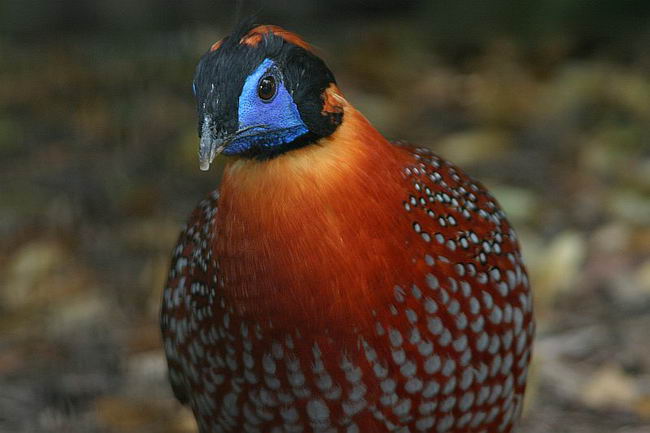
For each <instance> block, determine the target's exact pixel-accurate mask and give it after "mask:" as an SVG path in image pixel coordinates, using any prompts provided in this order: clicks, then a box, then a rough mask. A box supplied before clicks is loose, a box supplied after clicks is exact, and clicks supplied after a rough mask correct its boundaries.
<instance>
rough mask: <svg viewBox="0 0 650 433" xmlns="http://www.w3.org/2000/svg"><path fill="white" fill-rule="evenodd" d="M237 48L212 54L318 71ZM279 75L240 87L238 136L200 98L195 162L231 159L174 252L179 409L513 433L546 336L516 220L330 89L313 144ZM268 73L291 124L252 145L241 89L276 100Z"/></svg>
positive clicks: (258, 423)
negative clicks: (536, 320)
mask: <svg viewBox="0 0 650 433" xmlns="http://www.w3.org/2000/svg"><path fill="white" fill-rule="evenodd" d="M235 36H236V37H234V40H233V37H231V38H230V41H228V40H226V41H225V42H221V43H217V44H215V45H214V46H213V49H212V51H211V52H210V53H215V51H216V52H218V51H220V50H226V51H225V52H224V53H223V54H221V56H226V55H227V54H228V51H227V50H233V51H234V50H238V49H240V47H242V46H245V47H244V49H255V48H260V47H261V46H263V45H264V44H267V45H270V44H274V43H278V40H279V39H281V41H279V42H280V43H281V44H283V45H282V46H283V47H284V44H286V45H290V47H288V49H290V50H301V51H299V54H303V53H302V52H303V51H305V52H307V53H310V54H309V55H311V51H310V50H311V48H310V47H309V46H308V45H307V44H306V43H304V42H302V40H301V39H299V38H298V37H296V36H295V35H293V34H291V33H288V32H286V31H284V30H282V29H280V28H277V27H270V26H268V27H264V26H263V27H252V28H246V29H245V30H241V31H240V34H237V33H235ZM272 39H273V40H272ZM215 47H216V48H215ZM267 48H268V47H267ZM283 49H284V48H283ZM210 53H209V54H208V55H207V56H216V55H217V54H210ZM267 55H268V53H267ZM260 57H265V56H260ZM208 58H209V57H208ZM268 58H273V56H270V57H268ZM268 58H267V59H268ZM276 58H277V57H276ZM288 58H289V59H291V58H293V57H291V56H288ZM267 59H264V58H262V59H255V61H254V62H252V63H253V64H252V65H251V66H250V67H249V68H248V70H247V71H246V72H245V73H244V74H243V75H245V77H243V78H242V80H241V81H242V82H243V84H242V85H241V88H240V90H241V89H243V90H241V94H240V95H238V98H237V99H238V101H239V107H235V109H238V110H239V116H238V120H239V121H238V122H235V124H233V126H232V127H231V130H232V131H235V132H234V135H231V136H228V137H227V138H223V137H225V135H223V134H222V135H219V134H220V133H215V132H214V128H213V127H212V126H211V127H210V128H206V126H205V125H206V124H210V122H213V118H214V117H215V116H216V117H218V114H216V115H215V114H214V113H215V112H217V111H218V108H215V107H212V112H210V110H209V109H206V106H209V105H210V104H211V103H212V102H211V101H210V100H206V99H205V96H203V97H202V96H201V95H197V98H198V99H199V117H200V121H202V122H203V123H202V124H200V126H199V131H200V133H201V136H202V139H201V146H205V147H202V148H201V149H202V150H203V154H202V158H204V159H206V160H211V158H212V157H213V156H214V152H213V149H214V146H218V147H219V146H220V147H224V148H225V149H228V148H229V146H231V148H230V149H231V150H230V152H231V155H233V154H234V156H235V158H234V159H233V160H232V161H230V162H229V163H228V164H227V166H226V168H225V171H224V175H223V179H222V182H221V185H220V187H219V189H218V191H215V192H213V193H212V194H210V196H208V198H206V199H205V200H204V201H203V202H202V203H201V204H200V205H199V207H198V208H197V209H196V210H195V211H194V213H193V214H192V216H191V217H190V220H189V223H188V225H187V227H186V228H185V229H184V230H183V232H182V233H181V237H180V240H179V243H178V245H177V247H176V249H175V250H174V257H173V263H172V268H171V272H170V275H169V280H168V283H167V286H166V289H165V291H164V296H163V307H162V316H161V324H162V330H163V339H164V342H165V352H166V355H167V358H168V362H169V370H170V380H171V382H172V386H173V388H174V391H175V393H176V395H177V397H178V398H179V399H180V400H181V401H182V402H184V403H186V404H189V405H190V406H191V408H192V410H193V411H194V414H195V417H196V419H197V422H198V424H199V429H200V431H201V432H202V433H208V432H260V433H267V432H273V433H279V432H349V433H353V432H362V433H374V432H377V433H379V432H389V431H401V432H408V431H410V432H445V431H446V432H486V433H492V432H509V431H511V429H512V426H513V424H514V423H515V421H516V419H517V418H518V416H519V413H520V411H521V406H522V398H523V393H524V389H525V383H526V375H527V367H528V362H529V358H530V352H531V343H532V337H533V331H534V325H533V320H532V299H531V293H530V289H529V285H528V280H527V276H526V271H525V268H524V265H523V262H522V259H521V255H520V252H519V246H518V242H517V238H516V234H515V232H514V231H513V230H512V228H511V227H510V225H509V224H508V221H507V220H506V218H505V215H504V213H503V212H502V211H501V210H500V208H499V206H498V204H497V203H496V201H495V200H494V198H493V197H491V196H490V194H489V193H488V192H487V191H486V190H485V188H484V187H483V186H482V185H481V184H479V183H477V182H475V181H473V180H472V179H470V178H469V177H468V176H467V175H465V174H464V173H463V172H462V171H461V170H460V169H459V168H457V167H455V166H454V165H453V164H451V163H449V162H447V161H445V160H443V159H442V158H440V157H438V156H436V155H435V154H433V153H431V152H430V151H428V150H426V149H422V148H413V147H408V146H398V145H395V144H392V143H390V142H389V141H387V140H386V139H385V138H384V137H383V136H382V135H381V134H380V133H379V132H378V131H377V130H376V129H375V128H373V127H372V125H371V124H370V123H369V122H368V121H367V119H365V117H363V115H361V113H359V112H358V111H357V110H356V109H355V108H354V107H353V106H352V105H351V104H350V103H348V101H347V100H346V99H345V98H344V97H343V95H342V93H341V92H340V90H339V89H338V87H337V86H336V84H335V83H334V82H333V81H330V82H325V83H321V84H320V86H319V88H318V90H317V91H318V97H319V99H318V100H319V101H320V106H319V107H318V112H317V113H320V114H318V115H320V116H322V117H323V122H324V126H323V125H321V127H320V129H319V127H315V126H313V125H311V126H310V125H309V122H308V121H305V119H307V118H309V113H306V112H305V110H309V108H305V103H304V102H303V103H300V100H299V102H298V103H295V101H296V89H295V87H294V88H293V89H292V83H291V81H290V79H289V78H288V77H289V76H290V72H287V71H286V69H285V70H283V71H282V70H281V71H280V72H267V71H266V69H264V68H273V67H275V66H274V64H272V63H273V62H267ZM264 62H267V63H264ZM285 62H286V60H285ZM277 63H279V65H280V66H279V67H280V68H282V67H283V64H282V63H281V62H277ZM260 65H262V66H260ZM201 68H203V70H205V68H206V67H205V65H204V66H201V65H200V66H199V72H198V73H197V78H196V79H195V81H198V82H201V80H203V87H204V88H209V89H212V88H213V87H212V85H209V86H207V87H206V85H205V78H204V77H202V76H201V73H202V69H201ZM285 68H287V67H286V66H285ZM260 70H261V71H262V73H260V72H259V71H260ZM210 73H211V74H214V71H213V70H210ZM255 74H257V75H255ZM264 74H278V75H277V81H276V82H275V83H274V86H275V90H274V92H275V94H276V95H282V93H281V92H282V89H283V88H288V89H287V94H288V95H293V103H295V106H294V105H291V104H292V103H291V101H289V102H287V101H285V102H282V107H288V108H286V113H288V114H287V115H286V116H284V117H283V116H280V117H279V118H278V116H275V115H274V116H275V117H272V118H270V119H271V121H269V122H275V123H274V124H275V125H279V126H274V127H273V130H272V131H271V132H269V129H271V128H268V127H265V128H266V129H264V130H263V133H262V135H261V137H260V136H258V135H256V136H255V137H253V138H250V137H249V136H248V135H247V133H246V132H244V133H242V132H240V131H242V130H245V128H248V127H249V126H248V125H242V123H243V122H242V118H244V119H248V118H249V117H250V116H251V114H250V112H251V110H252V111H253V112H256V113H258V111H256V110H257V109H256V108H255V102H254V101H253V102H242V101H246V98H249V96H248V94H247V91H246V88H247V84H246V83H250V81H248V78H247V77H249V76H253V75H255V84H256V85H257V89H258V90H257V92H258V94H259V95H260V98H261V99H262V100H264V96H266V95H267V93H270V92H266V90H267V88H266V87H265V86H267V84H268V82H269V80H268V79H266V78H265V77H263V76H264ZM268 76H271V75H268ZM265 79H266V80H267V81H264V80H265ZM301 79H305V80H308V79H309V77H303V78H301ZM327 79H328V80H333V77H331V78H330V77H328V78H327ZM214 81H216V82H217V83H219V78H215V79H214V80H213V82H214ZM278 82H279V83H281V85H280V86H284V87H282V88H281V89H280V90H278V89H277V87H278ZM257 83H259V84H257ZM294 86H295V84H294ZM249 87H250V86H249ZM209 92H210V90H209V91H208V93H209ZM226 93H227V92H226ZM202 98H203V99H202ZM273 98H275V99H271V98H269V100H272V101H277V100H280V99H279V98H280V96H274V97H273ZM242 105H246V106H245V107H244V108H242ZM251 107H253V108H251ZM230 108H231V109H232V108H233V107H232V106H230ZM202 110H203V111H204V112H207V114H205V113H202ZM247 110H248V111H247ZM263 110H266V111H264V112H263V113H261V114H259V116H261V117H264V116H269V115H268V114H267V111H269V110H268V107H267V106H263ZM280 111H282V110H280ZM242 113H243V114H242ZM296 113H298V116H297V117H296ZM201 114H204V115H203V116H201ZM222 122H224V123H227V120H225V121H223V120H222ZM268 124H269V123H265V125H268ZM332 125H333V126H334V128H331V126H332ZM253 128H257V126H253ZM278 131H280V132H281V134H280V135H278ZM296 131H308V132H302V133H300V132H298V133H299V134H303V135H302V136H299V138H296V137H295V135H296V134H297V132H296ZM314 131H318V132H317V133H316V132H314ZM323 131H325V132H323ZM206 136H207V138H206ZM305 136H307V137H309V140H307V141H306V142H301V141H300V140H302V137H305ZM233 137H235V138H233ZM239 137H243V139H240V138H239ZM286 137H290V138H288V139H287V138H286ZM237 140H239V141H237ZM296 141H298V143H297V144H296ZM215 143H216V144H215ZM224 143H225V144H224ZM232 143H234V144H232ZM211 146H212V147H211ZM278 147H280V148H282V151H280V152H277V150H276V149H277V148H278ZM205 149H207V150H205ZM251 149H253V151H252V152H253V154H251V153H250V152H251ZM269 149H271V150H270V151H269ZM260 152H262V153H263V157H259V155H260ZM267 152H271V153H270V154H268V153H267ZM224 153H226V154H228V151H225V152H224ZM208 165H209V162H208Z"/></svg>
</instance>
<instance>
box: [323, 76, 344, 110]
mask: <svg viewBox="0 0 650 433" xmlns="http://www.w3.org/2000/svg"><path fill="white" fill-rule="evenodd" d="M347 104H348V101H346V99H345V98H344V97H343V94H342V93H341V90H339V88H338V86H337V85H336V84H334V83H331V84H330V85H329V87H328V88H327V89H325V91H324V92H323V110H322V113H342V112H343V107H344V106H345V105H347Z"/></svg>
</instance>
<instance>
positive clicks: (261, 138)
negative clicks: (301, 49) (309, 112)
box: [223, 58, 309, 155]
mask: <svg viewBox="0 0 650 433" xmlns="http://www.w3.org/2000/svg"><path fill="white" fill-rule="evenodd" d="M267 75H272V76H273V77H274V78H275V80H276V86H277V91H276V94H275V96H273V98H271V99H270V100H268V101H265V100H263V99H261V98H260V97H259V96H258V94H257V87H258V83H259V81H260V79H261V78H262V77H265V76H267ZM238 116H239V117H238V119H239V128H238V131H240V132H239V134H237V135H236V137H235V139H234V140H232V141H231V142H230V143H229V144H228V145H227V146H226V148H225V149H224V150H223V154H224V155H241V154H245V153H248V152H250V151H251V150H253V149H268V150H272V149H274V148H278V147H280V146H283V145H286V144H289V143H291V142H292V141H294V140H296V139H297V138H299V137H300V136H302V135H304V134H306V133H307V132H309V129H308V128H307V126H306V125H305V123H304V122H303V121H302V119H301V117H300V112H299V111H298V107H297V106H296V104H295V103H294V101H293V98H292V97H291V95H290V94H289V92H288V91H287V89H286V87H285V85H284V82H283V80H282V74H281V73H280V71H279V69H278V68H277V67H276V66H275V63H274V62H273V61H272V60H271V59H268V58H267V59H264V61H263V62H262V63H261V64H260V65H259V66H258V67H257V69H255V71H253V73H252V74H251V75H249V76H248V77H247V78H246V81H245V82H244V86H243V88H242V92H241V94H240V95H239V110H238Z"/></svg>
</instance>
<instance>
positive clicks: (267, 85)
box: [257, 75, 276, 101]
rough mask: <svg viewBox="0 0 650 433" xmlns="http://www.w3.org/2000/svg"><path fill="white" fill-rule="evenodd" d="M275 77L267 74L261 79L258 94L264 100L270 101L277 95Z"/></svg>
mask: <svg viewBox="0 0 650 433" xmlns="http://www.w3.org/2000/svg"><path fill="white" fill-rule="evenodd" d="M275 90H276V87H275V78H273V76H272V75H267V76H266V77H264V78H262V79H261V80H260V83H259V84H258V86H257V94H258V96H259V97H260V98H262V100H264V101H268V100H269V99H271V98H273V97H274V96H275Z"/></svg>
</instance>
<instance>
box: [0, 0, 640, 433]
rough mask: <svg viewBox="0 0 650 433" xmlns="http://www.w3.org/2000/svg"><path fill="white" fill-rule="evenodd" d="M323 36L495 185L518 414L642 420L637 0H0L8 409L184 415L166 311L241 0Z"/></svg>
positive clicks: (338, 69)
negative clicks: (522, 319) (197, 95)
mask: <svg viewBox="0 0 650 433" xmlns="http://www.w3.org/2000/svg"><path fill="white" fill-rule="evenodd" d="M238 7H239V8H240V9H241V15H248V14H251V13H257V15H258V16H259V17H260V21H263V22H273V23H277V24H280V25H283V26H286V27H289V28H291V29H293V30H295V31H297V32H299V33H302V34H303V35H304V36H305V37H306V38H307V39H308V40H310V41H312V42H314V44H315V45H316V46H317V47H319V49H320V50H321V51H322V55H323V57H324V58H325V59H326V60H327V61H328V63H329V65H330V67H331V68H332V70H333V71H334V73H335V74H336V76H337V79H338V81H339V82H340V85H341V87H342V89H343V90H344V92H345V93H346V95H347V97H348V99H349V100H351V101H352V102H353V103H354V104H355V105H356V106H357V107H358V108H360V109H361V110H362V111H363V112H364V113H366V114H367V115H368V117H369V118H370V119H371V120H372V121H373V122H374V123H375V124H376V125H377V127H378V128H379V129H380V130H381V131H382V132H384V133H385V134H386V135H387V136H388V137H390V138H395V139H398V138H399V139H406V140H409V141H412V142H416V143H420V144H423V145H427V146H430V147H432V148H433V149H435V151H436V152H438V153H440V154H441V155H443V156H445V157H447V158H449V159H451V160H452V161H454V162H456V163H458V164H459V165H461V166H462V167H463V168H465V169H466V170H467V171H469V172H470V173H471V174H472V175H474V176H476V177H478V178H480V179H481V180H483V181H485V183H487V184H488V185H489V186H490V188H491V189H492V190H493V192H494V193H495V195H496V196H497V198H498V199H499V200H500V201H501V203H502V205H503V207H504V208H505V209H506V211H507V213H508V214H509V215H510V217H511V219H512V220H513V222H514V224H515V226H516V228H517V229H518V231H519V233H520V237H521V239H522V245H523V248H524V254H525V257H526V259H527V262H528V264H529V271H530V274H531V280H532V282H533V285H534V288H535V290H536V302H537V303H536V308H537V314H538V318H539V335H538V341H537V346H536V355H535V356H536V358H535V364H534V370H533V375H532V377H531V383H530V391H529V394H528V399H529V401H528V409H527V412H526V418H525V420H524V427H523V428H522V430H523V431H526V432H532V433H537V432H539V433H542V432H555V431H566V432H603V433H605V432H608V433H609V432H626V433H635V432H636V433H642V432H647V431H648V430H649V429H650V353H649V352H648V350H647V347H648V344H649V343H650V341H649V340H648V336H647V329H650V54H649V51H648V50H647V47H648V46H650V2H647V1H640V0H635V1H631V0H628V1H613V0H605V1H600V2H589V1H584V0H546V1H532V0H521V1H505V0H495V1H490V2H479V1H469V0H457V1H455V2H442V1H406V2H392V1H391V2H389V1H378V0H374V1H373V0H367V1H363V2H350V1H344V0H332V1H330V2H305V1H298V0H283V1H277V2H266V3H264V4H263V3H262V2H260V1H256V2H252V1H251V2H244V3H243V4H240V5H239V6H237V5H236V4H233V3H232V2H226V1H223V0H218V1H204V0H193V1H188V2H172V1H160V0H143V1H140V2H127V1H114V2H91V1H88V0H68V1H59V2H35V1H34V0H23V1H17V0H0V53H1V56H0V82H1V83H2V84H1V85H0V240H1V242H0V432H33V431H39V432H40V431H45V432H53V431H65V432H138V433H142V432H189V431H193V428H194V427H193V424H192V419H191V415H189V414H188V412H187V411H184V410H182V409H180V408H179V406H178V405H177V404H176V403H175V402H174V400H173V398H172V396H171V392H170V390H169V387H168V385H167V383H166V378H165V364H164V360H163V357H162V353H161V349H160V341H159V337H158V331H157V313H158V304H159V297H160V292H161V288H162V285H163V282H164V278H165V274H166V271H167V266H168V260H169V252H170V250H171V248H172V246H173V243H174V241H175V238H176V236H177V234H178V231H179V228H180V226H181V224H182V222H183V220H184V219H185V218H186V216H187V215H188V214H189V212H190V210H191V209H192V207H193V206H194V205H195V203H196V202H197V201H198V200H199V199H200V198H201V197H202V196H203V195H204V194H205V193H207V192H208V191H210V190H211V189H212V188H214V187H215V185H217V183H218V180H219V176H220V174H219V173H220V164H222V163H223V161H220V162H219V164H217V167H215V168H214V169H213V170H211V171H210V172H209V173H207V174H206V173H202V172H199V170H198V163H197V161H196V149H197V138H196V119H195V114H194V102H193V100H192V96H191V92H190V82H191V77H192V75H193V70H194V66H195V63H196V61H197V59H198V57H199V56H200V55H201V54H202V53H203V52H204V51H205V50H206V49H207V47H209V46H210V44H211V43H212V42H214V41H215V40H217V39H219V38H221V37H222V36H224V35H225V34H226V33H227V32H228V29H229V28H230V27H231V25H232V23H233V22H234V20H235V16H236V15H237V13H236V9H237V8H238Z"/></svg>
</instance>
